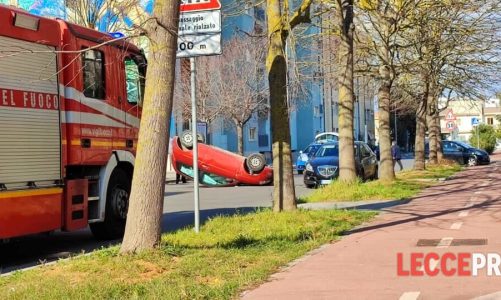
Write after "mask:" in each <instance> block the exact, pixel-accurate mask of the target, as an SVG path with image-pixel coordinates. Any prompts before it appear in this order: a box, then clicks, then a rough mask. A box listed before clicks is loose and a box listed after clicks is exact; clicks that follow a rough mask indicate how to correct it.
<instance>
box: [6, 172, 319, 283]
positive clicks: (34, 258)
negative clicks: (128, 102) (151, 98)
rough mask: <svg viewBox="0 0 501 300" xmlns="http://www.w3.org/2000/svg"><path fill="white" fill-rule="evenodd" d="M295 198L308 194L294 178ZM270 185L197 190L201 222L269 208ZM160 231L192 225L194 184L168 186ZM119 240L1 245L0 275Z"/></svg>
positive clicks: (62, 237)
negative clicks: (217, 216) (198, 192)
mask: <svg viewBox="0 0 501 300" xmlns="http://www.w3.org/2000/svg"><path fill="white" fill-rule="evenodd" d="M294 179H295V182H296V193H297V195H298V196H302V195H305V194H306V193H308V192H310V190H307V189H306V188H305V187H304V185H303V184H302V176H299V175H296V176H295V178H294ZM272 190H273V187H272V186H264V187H254V186H239V187H225V188H206V187H201V188H200V202H201V217H202V219H203V220H205V219H207V218H209V217H212V216H215V215H221V214H234V213H235V212H237V211H240V212H249V211H253V210H255V209H256V208H258V207H269V206H271V193H272ZM164 212H165V215H164V218H163V223H162V228H163V230H164V231H172V230H176V229H179V228H183V227H186V226H191V225H192V224H193V218H194V216H193V185H192V184H191V183H190V182H189V183H187V184H179V185H176V184H167V185H166V193H165V202H164ZM118 242H119V241H112V242H98V241H96V240H94V238H93V237H92V234H91V233H90V231H89V230H82V231H79V232H72V233H64V232H56V233H53V234H50V235H35V236H30V237H25V238H21V239H18V240H14V241H11V242H10V243H8V244H3V245H2V244H0V273H6V272H10V271H13V270H17V269H21V268H26V267H30V266H33V265H37V264H39V263H40V262H50V261H54V260H57V259H59V258H64V257H68V255H74V254H78V253H82V252H84V251H85V252H88V251H92V250H95V249H99V248H101V247H103V246H107V245H111V244H116V243H118Z"/></svg>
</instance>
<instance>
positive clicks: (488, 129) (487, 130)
mask: <svg viewBox="0 0 501 300" xmlns="http://www.w3.org/2000/svg"><path fill="white" fill-rule="evenodd" d="M478 138H480V143H479V142H478ZM470 144H471V145H472V146H473V147H477V145H479V146H480V149H484V150H485V151H487V153H489V154H492V152H494V149H495V148H496V130H495V129H494V127H492V126H490V125H485V124H481V125H478V127H477V128H475V129H473V130H472V131H471V137H470Z"/></svg>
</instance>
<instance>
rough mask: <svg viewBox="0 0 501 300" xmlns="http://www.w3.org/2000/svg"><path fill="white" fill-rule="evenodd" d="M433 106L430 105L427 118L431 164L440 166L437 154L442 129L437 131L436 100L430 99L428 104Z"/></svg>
mask: <svg viewBox="0 0 501 300" xmlns="http://www.w3.org/2000/svg"><path fill="white" fill-rule="evenodd" d="M430 102H432V103H433V104H430V105H428V114H427V116H426V122H427V125H428V143H429V158H428V159H429V160H428V161H429V163H430V164H432V165H436V164H438V154H437V143H438V136H439V131H440V128H438V129H437V127H436V124H435V111H436V109H435V103H434V102H435V99H433V98H431V97H428V103H430Z"/></svg>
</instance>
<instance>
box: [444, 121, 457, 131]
mask: <svg viewBox="0 0 501 300" xmlns="http://www.w3.org/2000/svg"><path fill="white" fill-rule="evenodd" d="M445 128H447V130H449V131H454V129H456V123H454V122H453V121H447V123H446V124H445Z"/></svg>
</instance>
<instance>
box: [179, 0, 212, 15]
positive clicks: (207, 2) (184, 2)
mask: <svg viewBox="0 0 501 300" xmlns="http://www.w3.org/2000/svg"><path fill="white" fill-rule="evenodd" d="M214 9H221V2H219V0H181V7H180V9H179V10H180V11H181V12H182V13H183V12H188V11H202V10H214Z"/></svg>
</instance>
